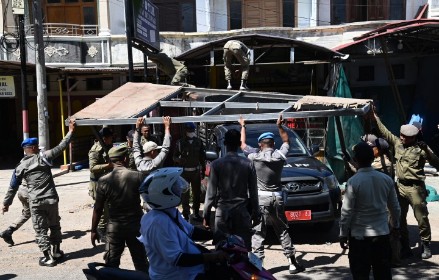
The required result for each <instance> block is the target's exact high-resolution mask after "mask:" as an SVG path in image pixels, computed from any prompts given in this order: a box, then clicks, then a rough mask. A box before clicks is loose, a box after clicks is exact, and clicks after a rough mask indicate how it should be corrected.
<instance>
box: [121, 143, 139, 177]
mask: <svg viewBox="0 0 439 280" xmlns="http://www.w3.org/2000/svg"><path fill="white" fill-rule="evenodd" d="M122 145H123V146H125V147H127V149H128V168H129V169H131V170H134V171H137V168H136V163H135V162H134V150H133V148H132V147H131V148H130V147H129V146H128V142H125V143H122V144H121V146H122Z"/></svg>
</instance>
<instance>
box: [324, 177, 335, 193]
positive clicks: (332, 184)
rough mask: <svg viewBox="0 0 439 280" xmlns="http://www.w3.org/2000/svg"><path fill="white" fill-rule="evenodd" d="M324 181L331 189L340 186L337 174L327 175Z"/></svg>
mask: <svg viewBox="0 0 439 280" xmlns="http://www.w3.org/2000/svg"><path fill="white" fill-rule="evenodd" d="M323 181H324V182H325V185H326V187H327V188H328V189H329V190H333V189H336V188H337V187H338V181H337V178H336V177H335V175H330V176H327V177H325V178H323Z"/></svg>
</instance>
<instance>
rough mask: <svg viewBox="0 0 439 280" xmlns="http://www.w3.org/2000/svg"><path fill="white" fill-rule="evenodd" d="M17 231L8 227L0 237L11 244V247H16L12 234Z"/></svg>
mask: <svg viewBox="0 0 439 280" xmlns="http://www.w3.org/2000/svg"><path fill="white" fill-rule="evenodd" d="M14 231H15V228H13V227H8V229H6V230H5V231H3V232H2V233H0V237H1V238H3V240H4V241H5V242H6V243H8V244H9V247H11V246H14V244H15V243H14V240H12V233H13V232H14Z"/></svg>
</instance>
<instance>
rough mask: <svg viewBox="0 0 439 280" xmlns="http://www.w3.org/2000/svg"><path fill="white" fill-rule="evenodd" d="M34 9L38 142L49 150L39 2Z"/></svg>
mask: <svg viewBox="0 0 439 280" xmlns="http://www.w3.org/2000/svg"><path fill="white" fill-rule="evenodd" d="M33 8H34V16H35V23H34V38H35V68H36V77H37V107H38V140H39V145H40V147H44V148H45V149H46V150H48V149H50V142H49V123H48V118H49V110H48V108H47V85H46V61H45V57H44V40H43V15H42V10H41V0H34V1H33Z"/></svg>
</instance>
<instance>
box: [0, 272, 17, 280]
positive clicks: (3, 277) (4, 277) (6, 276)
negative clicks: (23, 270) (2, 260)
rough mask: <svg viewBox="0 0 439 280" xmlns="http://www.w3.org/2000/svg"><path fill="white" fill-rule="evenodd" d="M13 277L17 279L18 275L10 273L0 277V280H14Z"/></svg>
mask: <svg viewBox="0 0 439 280" xmlns="http://www.w3.org/2000/svg"><path fill="white" fill-rule="evenodd" d="M15 277H18V275H17V274H11V273H9V274H3V275H0V280H9V279H14V278H15Z"/></svg>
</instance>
